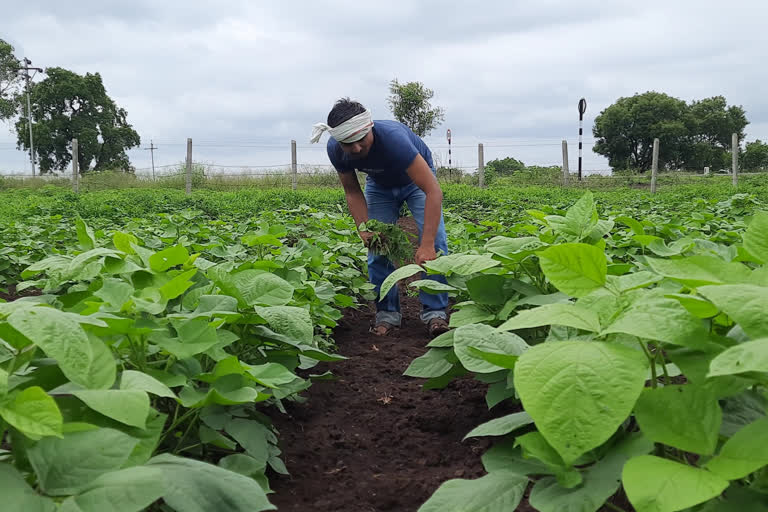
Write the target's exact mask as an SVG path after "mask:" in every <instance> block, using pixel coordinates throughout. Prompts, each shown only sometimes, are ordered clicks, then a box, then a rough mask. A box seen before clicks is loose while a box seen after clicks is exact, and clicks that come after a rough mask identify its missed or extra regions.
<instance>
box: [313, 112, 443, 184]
mask: <svg viewBox="0 0 768 512" xmlns="http://www.w3.org/2000/svg"><path fill="white" fill-rule="evenodd" d="M419 154H420V155H421V156H422V157H424V160H426V161H427V165H429V167H430V168H431V169H434V165H433V163H432V152H431V151H430V150H429V148H428V147H427V145H426V144H425V143H424V141H423V140H421V137H419V136H418V135H416V134H415V133H413V131H412V130H411V129H410V128H408V127H407V126H405V125H404V124H403V123H399V122H397V121H388V120H383V121H375V120H374V122H373V145H372V146H371V149H370V151H369V152H368V155H367V156H366V157H365V158H360V159H353V158H350V157H349V156H348V155H347V154H346V153H344V150H343V149H341V146H340V145H339V143H338V142H337V141H336V139H334V138H333V137H331V138H330V139H328V158H329V159H330V160H331V163H332V164H333V166H334V167H335V168H336V170H337V171H338V172H340V173H345V172H355V171H360V172H364V173H366V174H367V175H368V179H370V180H373V181H374V182H376V184H377V185H381V186H383V187H402V186H405V185H410V184H411V183H413V181H412V180H411V177H410V176H408V173H407V170H408V167H409V166H410V165H411V163H413V159H414V158H416V155H419Z"/></svg>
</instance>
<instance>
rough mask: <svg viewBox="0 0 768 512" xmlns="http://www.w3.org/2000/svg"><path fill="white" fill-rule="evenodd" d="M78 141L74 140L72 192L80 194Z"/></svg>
mask: <svg viewBox="0 0 768 512" xmlns="http://www.w3.org/2000/svg"><path fill="white" fill-rule="evenodd" d="M79 156H80V155H79V152H78V148H77V139H72V192H74V193H75V194H78V193H80V161H79Z"/></svg>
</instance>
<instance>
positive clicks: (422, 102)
mask: <svg viewBox="0 0 768 512" xmlns="http://www.w3.org/2000/svg"><path fill="white" fill-rule="evenodd" d="M389 92H390V96H389V98H387V102H388V103H389V108H390V110H392V114H393V115H394V116H395V119H397V120H398V121H400V122H401V123H403V124H404V125H406V126H408V127H409V128H410V129H411V130H413V132H414V133H415V134H416V135H418V136H420V137H423V136H425V135H428V134H429V132H431V131H432V130H434V129H435V128H437V127H438V126H440V123H442V122H443V120H444V119H445V112H444V111H443V109H442V108H440V107H434V108H433V107H432V105H431V103H430V102H429V100H431V99H432V97H433V96H434V95H435V93H434V92H433V91H432V89H427V88H426V87H424V84H422V83H421V82H408V83H405V84H401V83H400V82H398V81H397V79H396V78H395V79H394V80H392V81H391V82H390V83H389Z"/></svg>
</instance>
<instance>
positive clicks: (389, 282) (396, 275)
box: [379, 264, 424, 300]
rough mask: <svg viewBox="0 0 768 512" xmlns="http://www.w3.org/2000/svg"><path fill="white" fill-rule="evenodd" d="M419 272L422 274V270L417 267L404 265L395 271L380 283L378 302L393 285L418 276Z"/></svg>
mask: <svg viewBox="0 0 768 512" xmlns="http://www.w3.org/2000/svg"><path fill="white" fill-rule="evenodd" d="M419 272H424V269H423V268H421V267H420V266H419V265H414V264H411V265H406V266H404V267H400V268H398V269H396V270H395V271H394V272H392V273H391V274H389V275H388V276H387V278H386V279H384V282H383V283H381V290H380V292H379V300H381V299H382V298H384V297H386V296H387V294H388V293H389V290H391V289H392V287H393V286H395V284H396V283H397V282H398V281H400V280H401V279H406V278H409V277H411V276H412V275H415V274H418V273H419Z"/></svg>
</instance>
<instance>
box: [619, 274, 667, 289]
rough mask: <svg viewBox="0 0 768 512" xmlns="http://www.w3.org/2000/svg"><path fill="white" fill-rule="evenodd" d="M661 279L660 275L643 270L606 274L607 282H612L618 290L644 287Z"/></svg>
mask: <svg viewBox="0 0 768 512" xmlns="http://www.w3.org/2000/svg"><path fill="white" fill-rule="evenodd" d="M662 279H663V278H662V277H661V276H658V275H656V274H653V273H651V272H646V271H644V270H643V271H640V272H632V273H631V274H625V275H623V276H608V283H609V284H613V285H614V286H615V287H616V289H617V290H618V291H620V292H628V291H630V290H635V289H637V288H645V287H646V286H649V285H652V284H654V283H658V282H659V281H661V280H662Z"/></svg>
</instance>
